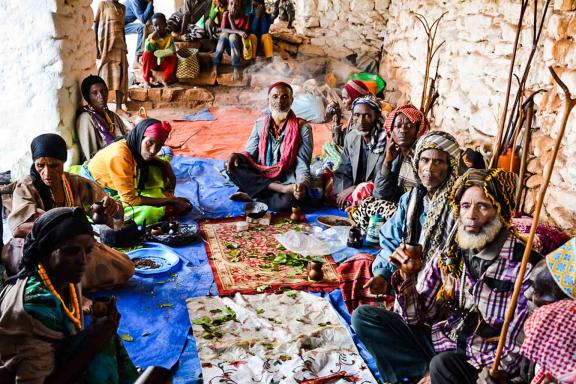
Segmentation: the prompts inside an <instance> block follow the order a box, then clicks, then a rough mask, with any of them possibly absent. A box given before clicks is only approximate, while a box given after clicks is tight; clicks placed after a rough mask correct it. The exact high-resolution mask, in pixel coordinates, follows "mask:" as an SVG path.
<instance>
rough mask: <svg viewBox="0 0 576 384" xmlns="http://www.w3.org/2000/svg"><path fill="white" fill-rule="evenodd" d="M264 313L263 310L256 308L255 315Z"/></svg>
mask: <svg viewBox="0 0 576 384" xmlns="http://www.w3.org/2000/svg"><path fill="white" fill-rule="evenodd" d="M263 313H264V308H256V314H258V315H261V314H263Z"/></svg>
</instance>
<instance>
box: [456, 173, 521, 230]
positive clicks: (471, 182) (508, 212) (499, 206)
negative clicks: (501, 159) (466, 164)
mask: <svg viewBox="0 0 576 384" xmlns="http://www.w3.org/2000/svg"><path fill="white" fill-rule="evenodd" d="M470 187H480V188H482V189H483V190H484V193H485V194H486V197H488V198H489V199H490V201H491V202H492V204H493V205H494V206H495V207H496V210H497V211H498V216H500V217H501V218H502V221H503V222H504V224H506V225H510V224H511V221H512V214H513V213H514V210H515V209H516V202H515V201H514V195H515V192H516V174H514V173H512V172H508V171H505V170H503V169H501V168H497V169H474V168H471V169H469V170H468V171H466V173H465V174H464V175H463V176H462V177H461V178H459V179H458V180H457V181H456V184H455V185H454V189H453V190H452V194H451V195H450V203H451V204H452V208H453V209H454V216H455V217H458V216H459V214H460V199H461V198H462V195H463V194H464V192H465V191H466V190H467V189H468V188H470Z"/></svg>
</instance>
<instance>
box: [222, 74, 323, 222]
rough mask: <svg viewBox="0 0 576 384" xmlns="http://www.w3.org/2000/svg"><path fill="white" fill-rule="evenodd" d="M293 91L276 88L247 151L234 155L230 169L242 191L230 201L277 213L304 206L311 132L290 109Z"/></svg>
mask: <svg viewBox="0 0 576 384" xmlns="http://www.w3.org/2000/svg"><path fill="white" fill-rule="evenodd" d="M292 101H293V91H292V87H291V86H290V85H289V84H287V83H284V82H277V83H274V84H272V85H271V86H270V87H269V88H268V107H269V110H268V111H266V112H265V113H264V114H263V116H262V117H260V118H259V119H258V120H257V121H256V123H255V124H254V128H253V129H252V133H251V134H250V138H249V139H248V142H247V143H246V147H245V151H244V152H242V153H232V154H231V155H230V156H229V157H228V159H227V160H226V163H225V167H226V172H227V173H228V176H229V177H230V180H232V182H233V183H234V184H236V186H237V187H238V189H239V191H238V192H236V193H234V194H232V195H231V196H230V198H231V199H232V200H238V201H251V200H256V201H261V202H263V203H266V204H267V205H268V208H269V209H271V210H272V211H276V212H282V211H288V210H290V209H291V207H293V206H298V205H300V201H301V200H303V199H304V197H305V196H306V188H307V186H308V183H309V181H310V160H311V159H312V148H313V138H312V128H311V127H310V125H309V124H307V123H306V122H305V121H304V120H302V119H299V118H298V117H296V115H295V114H294V112H293V111H292V109H291V106H292Z"/></svg>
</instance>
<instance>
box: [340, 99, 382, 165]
mask: <svg viewBox="0 0 576 384" xmlns="http://www.w3.org/2000/svg"><path fill="white" fill-rule="evenodd" d="M363 104H364V105H367V106H369V107H370V108H372V109H373V110H374V112H376V115H377V116H376V127H375V128H373V132H372V133H371V138H370V142H369V143H368V148H369V149H370V151H372V153H374V154H379V153H382V152H384V151H385V150H386V131H385V130H384V129H382V126H383V125H384V118H383V117H382V107H381V105H380V102H379V101H378V99H377V98H376V97H375V96H372V95H366V96H362V97H359V98H357V99H356V100H354V101H353V102H352V115H354V108H356V106H358V105H363ZM352 117H353V116H350V121H349V122H348V126H349V127H351V126H352Z"/></svg>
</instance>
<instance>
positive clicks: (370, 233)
mask: <svg viewBox="0 0 576 384" xmlns="http://www.w3.org/2000/svg"><path fill="white" fill-rule="evenodd" d="M383 224H384V218H383V217H382V216H380V215H378V214H375V215H372V216H371V217H370V222H369V223H368V228H367V229H366V243H368V244H379V243H380V227H381V226H382V225H383Z"/></svg>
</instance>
